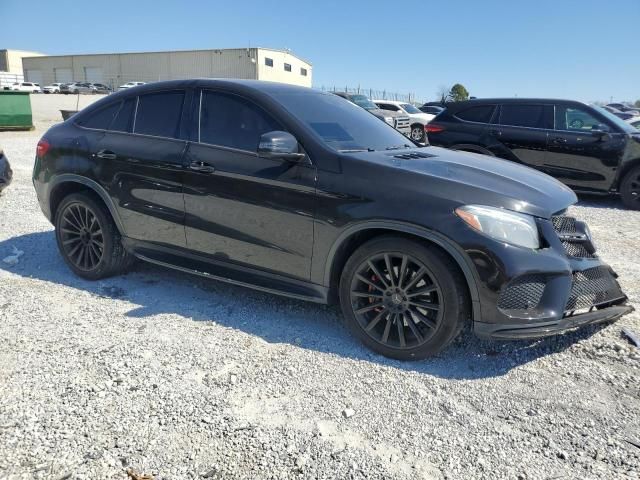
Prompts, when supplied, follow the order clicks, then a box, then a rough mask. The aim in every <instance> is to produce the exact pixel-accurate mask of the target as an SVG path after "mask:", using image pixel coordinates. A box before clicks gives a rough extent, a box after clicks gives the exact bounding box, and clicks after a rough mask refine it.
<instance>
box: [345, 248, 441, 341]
mask: <svg viewBox="0 0 640 480" xmlns="http://www.w3.org/2000/svg"><path fill="white" fill-rule="evenodd" d="M350 295H351V305H352V308H353V311H354V314H355V317H356V319H357V320H358V323H359V324H360V326H361V327H362V328H363V329H364V331H365V332H366V333H367V334H368V335H369V336H370V337H371V338H372V339H373V340H375V341H376V342H379V343H381V344H382V345H384V346H389V347H393V348H398V349H410V348H415V347H417V346H420V345H423V344H424V343H425V342H426V341H427V340H428V339H429V338H430V337H431V336H432V335H433V334H434V333H435V331H436V329H437V327H438V324H439V323H440V322H441V321H442V313H443V309H442V306H441V305H440V299H441V298H442V292H441V288H440V285H439V284H438V283H437V281H436V280H435V278H434V275H433V273H432V272H431V271H430V270H429V269H428V268H427V267H426V266H425V265H424V264H423V263H422V262H421V261H420V260H418V259H417V258H415V257H413V256H411V255H408V254H404V253H380V254H377V255H373V256H371V257H369V258H367V259H366V260H365V261H364V262H362V263H361V264H360V266H359V267H358V270H357V273H356V275H355V276H354V277H353V280H352V282H351V293H350Z"/></svg>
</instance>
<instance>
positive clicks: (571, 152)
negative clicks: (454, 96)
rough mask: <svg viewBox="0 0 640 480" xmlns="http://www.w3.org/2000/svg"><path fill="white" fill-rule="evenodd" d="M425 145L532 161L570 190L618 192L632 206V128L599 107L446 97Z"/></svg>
mask: <svg viewBox="0 0 640 480" xmlns="http://www.w3.org/2000/svg"><path fill="white" fill-rule="evenodd" d="M427 133H428V135H429V141H430V142H431V143H432V144H433V145H439V146H442V147H447V148H451V149H453V150H465V151H469V152H475V153H482V154H485V155H492V156H497V157H501V158H505V159H508V160H513V161H515V162H519V163H523V164H525V165H528V166H530V167H533V168H536V169H538V170H540V171H541V172H544V173H547V174H549V175H551V176H553V177H556V178H557V179H559V180H560V181H562V182H563V183H565V184H567V185H569V186H570V187H571V188H573V189H574V190H575V191H577V192H586V193H595V194H608V193H619V194H620V196H621V197H622V201H623V202H624V204H625V205H626V206H627V207H629V208H634V209H640V135H639V134H638V131H637V130H636V129H635V128H633V127H632V126H631V125H630V124H628V123H626V122H623V121H622V120H620V119H619V118H618V117H616V116H615V115H612V114H611V113H609V112H608V111H606V110H605V109H603V108H599V107H596V106H592V105H586V104H584V103H580V102H575V101H571V100H550V99H536V98H534V99H522V98H495V99H482V100H469V101H466V102H456V103H450V104H448V105H447V108H446V109H445V111H444V112H442V113H441V114H440V115H438V116H437V117H436V118H435V119H434V120H433V121H432V122H431V123H430V124H429V125H428V126H427Z"/></svg>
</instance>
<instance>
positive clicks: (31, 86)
mask: <svg viewBox="0 0 640 480" xmlns="http://www.w3.org/2000/svg"><path fill="white" fill-rule="evenodd" d="M11 90H13V91H16V92H31V93H40V84H39V83H33V82H16V83H14V84H13V85H11Z"/></svg>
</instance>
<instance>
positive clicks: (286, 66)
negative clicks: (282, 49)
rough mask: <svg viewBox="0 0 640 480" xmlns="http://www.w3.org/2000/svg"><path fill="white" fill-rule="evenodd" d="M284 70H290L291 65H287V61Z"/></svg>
mask: <svg viewBox="0 0 640 480" xmlns="http://www.w3.org/2000/svg"><path fill="white" fill-rule="evenodd" d="M284 70H285V72H290V71H291V65H289V64H288V63H285V64H284Z"/></svg>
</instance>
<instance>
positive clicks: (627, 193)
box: [620, 166, 640, 210]
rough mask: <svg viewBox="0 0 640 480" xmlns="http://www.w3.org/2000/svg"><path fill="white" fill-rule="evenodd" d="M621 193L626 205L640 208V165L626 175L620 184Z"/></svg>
mask: <svg viewBox="0 0 640 480" xmlns="http://www.w3.org/2000/svg"><path fill="white" fill-rule="evenodd" d="M620 195H621V197H622V203H624V205H625V207H627V208H630V209H632V210H640V166H638V167H635V168H634V169H633V170H631V171H630V172H629V173H627V174H626V175H625V176H624V179H623V180H622V183H621V184H620Z"/></svg>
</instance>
